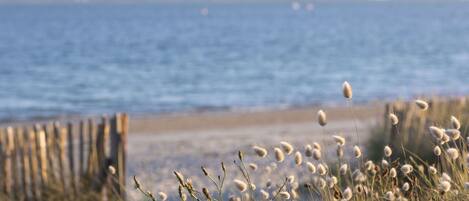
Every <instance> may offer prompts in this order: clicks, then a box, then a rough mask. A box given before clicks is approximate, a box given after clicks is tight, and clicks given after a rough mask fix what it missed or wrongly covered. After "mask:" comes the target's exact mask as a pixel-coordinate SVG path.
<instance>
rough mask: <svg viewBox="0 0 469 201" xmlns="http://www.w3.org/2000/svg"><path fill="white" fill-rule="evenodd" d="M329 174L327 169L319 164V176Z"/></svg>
mask: <svg viewBox="0 0 469 201" xmlns="http://www.w3.org/2000/svg"><path fill="white" fill-rule="evenodd" d="M326 173H327V170H326V167H324V165H323V164H322V163H319V164H318V174H319V175H325V174H326Z"/></svg>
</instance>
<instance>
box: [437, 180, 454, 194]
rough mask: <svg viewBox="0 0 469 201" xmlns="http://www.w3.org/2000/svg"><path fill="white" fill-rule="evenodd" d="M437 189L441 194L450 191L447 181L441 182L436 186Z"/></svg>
mask: <svg viewBox="0 0 469 201" xmlns="http://www.w3.org/2000/svg"><path fill="white" fill-rule="evenodd" d="M438 189H439V190H440V191H441V192H448V191H449V190H450V189H451V183H450V182H448V181H441V182H440V184H439V185H438Z"/></svg>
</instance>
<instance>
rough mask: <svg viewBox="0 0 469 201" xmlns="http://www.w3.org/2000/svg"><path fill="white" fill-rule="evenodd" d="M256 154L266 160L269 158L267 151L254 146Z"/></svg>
mask: <svg viewBox="0 0 469 201" xmlns="http://www.w3.org/2000/svg"><path fill="white" fill-rule="evenodd" d="M252 148H253V149H254V152H255V153H256V155H257V156H259V157H261V158H264V157H266V156H267V153H268V152H267V149H265V148H263V147H260V146H253V147H252Z"/></svg>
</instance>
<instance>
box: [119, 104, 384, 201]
mask: <svg viewBox="0 0 469 201" xmlns="http://www.w3.org/2000/svg"><path fill="white" fill-rule="evenodd" d="M383 108H384V106H383V104H369V105H363V106H355V107H353V111H352V110H350V108H347V107H326V108H319V107H306V108H295V109H281V110H264V111H251V112H248V111H240V112H207V113H196V114H178V115H163V116H144V117H143V116H141V117H132V118H131V121H130V132H129V133H130V135H129V144H128V175H129V176H132V175H137V176H138V178H140V179H141V180H142V182H143V183H144V184H145V186H147V188H148V189H149V190H152V191H154V192H158V191H167V192H170V193H175V191H176V188H177V183H176V180H175V178H174V177H173V174H172V172H173V171H174V170H178V171H181V172H183V173H184V174H186V175H191V176H190V177H191V178H192V179H193V180H194V183H196V184H199V185H205V184H207V183H204V182H203V181H204V180H206V179H205V178H203V175H202V173H201V171H200V166H202V165H203V166H207V167H208V168H209V169H213V170H217V169H218V168H219V167H218V165H219V163H220V162H221V161H224V162H225V163H227V164H228V166H229V168H230V167H231V168H234V165H233V163H232V160H233V159H235V158H236V153H237V151H238V150H244V151H245V152H246V155H248V156H250V155H252V150H251V149H250V147H251V146H252V145H261V146H264V147H266V148H268V149H269V150H271V149H272V148H273V147H274V146H278V144H279V142H280V141H288V142H290V143H292V144H293V145H294V146H295V147H297V149H298V150H303V149H304V147H303V146H304V145H305V144H308V143H312V142H319V143H321V144H323V145H324V146H327V145H329V144H332V143H333V141H332V138H331V137H330V136H331V135H332V134H342V135H343V136H345V137H346V139H347V140H348V145H347V146H352V145H353V144H354V143H356V142H355V140H356V137H355V133H356V131H355V124H356V125H357V129H358V132H359V135H360V140H361V141H362V142H364V141H366V138H367V137H368V135H367V134H368V130H369V128H370V127H371V126H372V125H374V124H375V123H376V122H377V121H380V120H381V119H382V115H383ZM319 109H323V110H324V111H326V113H327V116H328V125H327V126H326V127H325V128H324V129H323V128H321V127H320V126H319V125H318V124H317V123H316V118H317V117H316V113H317V111H318V110H319ZM354 116H355V117H356V118H355V117H354ZM354 119H356V121H354ZM328 151H329V152H330V154H332V153H333V152H334V150H328ZM248 160H249V158H248ZM270 165H272V164H270V162H265V164H263V165H259V166H260V168H259V169H261V168H265V167H267V166H270ZM233 172H235V171H234V169H233ZM260 175H261V176H268V175H265V174H260ZM279 175H282V174H276V176H279ZM237 176H239V175H229V178H228V179H234V178H237ZM269 178H275V177H272V175H270V177H269ZM199 182H200V183H199ZM128 187H129V188H128V189H129V194H130V195H131V196H132V197H139V194H138V193H136V192H135V190H132V188H131V187H132V184H131V183H129V185H128Z"/></svg>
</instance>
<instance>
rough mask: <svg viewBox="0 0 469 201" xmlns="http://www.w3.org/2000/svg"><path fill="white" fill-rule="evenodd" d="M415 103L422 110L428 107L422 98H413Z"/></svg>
mask: <svg viewBox="0 0 469 201" xmlns="http://www.w3.org/2000/svg"><path fill="white" fill-rule="evenodd" d="M415 104H416V105H417V106H418V107H419V108H420V109H421V110H423V111H425V110H427V109H428V103H427V102H425V101H424V100H420V99H417V100H415Z"/></svg>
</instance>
